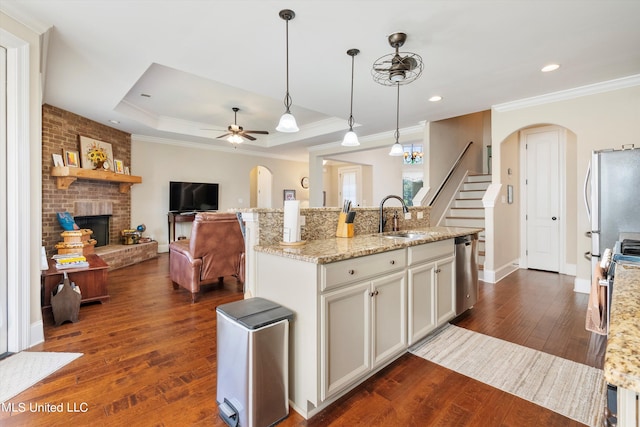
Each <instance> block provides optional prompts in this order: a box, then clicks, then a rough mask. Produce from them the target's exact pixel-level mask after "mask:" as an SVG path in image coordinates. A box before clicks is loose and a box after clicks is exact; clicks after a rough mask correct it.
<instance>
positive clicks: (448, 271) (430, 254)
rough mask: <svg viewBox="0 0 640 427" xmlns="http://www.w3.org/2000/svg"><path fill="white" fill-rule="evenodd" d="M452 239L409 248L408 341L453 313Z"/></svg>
mask: <svg viewBox="0 0 640 427" xmlns="http://www.w3.org/2000/svg"><path fill="white" fill-rule="evenodd" d="M453 254H454V242H453V240H452V239H448V240H442V241H439V242H435V243H427V244H424V245H419V246H412V247H410V248H409V249H408V262H409V269H408V274H407V279H408V289H409V290H408V320H407V326H408V345H413V344H415V343H416V342H418V341H419V340H420V339H422V338H424V337H425V336H427V334H428V333H429V332H431V331H433V330H434V329H435V328H437V327H438V326H440V325H442V324H443V323H446V322H447V321H449V320H451V319H452V318H453V317H455V307H456V301H455V269H454V260H455V257H454V255H453Z"/></svg>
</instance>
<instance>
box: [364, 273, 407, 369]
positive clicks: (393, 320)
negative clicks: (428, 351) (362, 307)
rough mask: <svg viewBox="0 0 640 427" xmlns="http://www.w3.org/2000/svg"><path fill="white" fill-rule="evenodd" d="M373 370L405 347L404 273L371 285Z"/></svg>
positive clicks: (405, 299) (405, 291) (405, 307)
mask: <svg viewBox="0 0 640 427" xmlns="http://www.w3.org/2000/svg"><path fill="white" fill-rule="evenodd" d="M371 291H372V292H371V302H372V303H373V304H372V307H373V309H372V323H373V331H372V333H373V340H372V342H371V345H372V347H371V348H372V354H373V367H374V368H375V367H377V366H379V365H381V364H384V363H385V362H387V361H388V360H389V359H392V358H394V357H395V356H397V355H398V354H399V353H401V352H403V351H405V350H406V348H407V302H406V301H407V284H406V275H405V272H404V270H403V271H401V272H398V273H394V274H389V275H388V276H384V277H381V278H379V279H376V280H373V281H372V283H371Z"/></svg>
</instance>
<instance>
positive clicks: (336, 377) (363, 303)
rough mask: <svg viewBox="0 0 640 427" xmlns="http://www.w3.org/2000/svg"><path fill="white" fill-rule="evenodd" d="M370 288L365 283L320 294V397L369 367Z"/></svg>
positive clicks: (338, 389)
mask: <svg viewBox="0 0 640 427" xmlns="http://www.w3.org/2000/svg"><path fill="white" fill-rule="evenodd" d="M370 289H371V288H370V282H365V283H360V284H355V285H352V286H348V287H347V288H343V289H340V290H337V291H333V292H327V293H326V294H323V295H321V296H320V303H321V304H322V311H321V314H320V316H321V331H320V336H321V337H322V344H321V352H322V353H321V362H320V365H321V390H322V392H321V398H322V400H325V399H326V398H327V397H329V396H331V395H332V394H334V393H337V392H338V391H340V390H342V389H344V388H345V387H346V386H347V385H349V384H350V383H351V382H353V381H355V380H356V379H357V378H358V377H360V376H362V375H364V374H365V373H367V372H368V371H369V370H370V369H371V362H370V360H371V353H370V349H371V342H370V337H371V298H372V297H371V295H370V294H371V290H370Z"/></svg>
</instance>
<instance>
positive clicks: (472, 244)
mask: <svg viewBox="0 0 640 427" xmlns="http://www.w3.org/2000/svg"><path fill="white" fill-rule="evenodd" d="M455 245H456V316H457V315H459V314H461V313H463V312H464V311H466V310H468V309H469V308H471V307H473V305H474V304H475V303H476V302H477V301H478V248H477V245H478V234H470V235H467V236H460V237H456V238H455Z"/></svg>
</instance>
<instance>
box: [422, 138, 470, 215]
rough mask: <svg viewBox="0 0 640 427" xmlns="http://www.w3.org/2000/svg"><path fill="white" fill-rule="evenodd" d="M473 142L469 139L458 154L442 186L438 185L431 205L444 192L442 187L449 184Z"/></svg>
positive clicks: (430, 203) (430, 204)
mask: <svg viewBox="0 0 640 427" xmlns="http://www.w3.org/2000/svg"><path fill="white" fill-rule="evenodd" d="M471 144H473V141H469V143H468V144H467V146H466V147H465V148H464V150H462V153H460V155H459V156H458V159H457V160H456V162H455V163H454V164H453V166H452V167H451V169H450V170H449V173H448V174H447V177H446V178H445V179H444V181H442V183H441V184H440V187H438V191H436V193H435V194H434V195H433V197H432V198H431V201H430V202H429V206H432V205H433V203H434V202H435V201H436V199H437V198H438V196H439V195H440V193H441V192H442V189H443V188H444V187H445V186H446V185H447V183H448V182H449V179H450V178H451V176H452V175H453V173H454V172H455V171H456V168H457V167H458V166H459V165H460V162H461V161H462V158H463V157H464V155H465V154H467V151H469V147H471Z"/></svg>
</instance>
